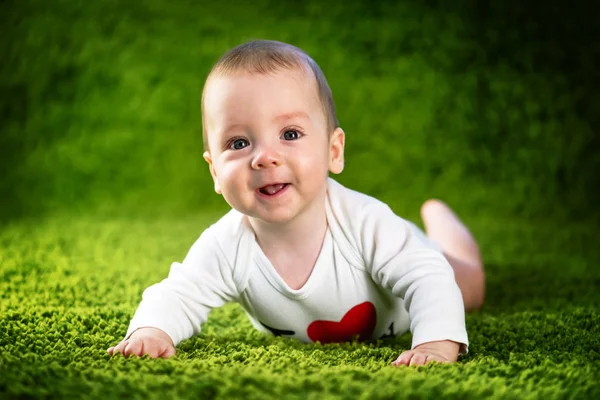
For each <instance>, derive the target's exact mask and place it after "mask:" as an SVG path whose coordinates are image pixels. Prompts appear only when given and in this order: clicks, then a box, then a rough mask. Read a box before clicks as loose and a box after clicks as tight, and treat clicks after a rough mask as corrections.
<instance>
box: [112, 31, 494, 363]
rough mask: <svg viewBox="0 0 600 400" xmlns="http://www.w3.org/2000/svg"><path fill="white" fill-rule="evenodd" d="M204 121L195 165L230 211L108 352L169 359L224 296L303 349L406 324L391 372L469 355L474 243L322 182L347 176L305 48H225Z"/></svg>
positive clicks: (455, 227) (476, 288)
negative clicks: (407, 339) (406, 336)
mask: <svg viewBox="0 0 600 400" xmlns="http://www.w3.org/2000/svg"><path fill="white" fill-rule="evenodd" d="M202 118H203V136H204V146H205V150H206V151H205V153H204V159H205V160H206V162H207V163H208V167H209V169H210V173H211V175H212V178H213V180H214V188H215V191H216V192H217V193H218V194H221V195H222V196H223V197H224V198H225V201H226V202H227V203H228V204H229V205H230V206H231V207H232V210H231V211H230V212H228V213H227V214H226V215H225V216H223V217H222V218H221V219H220V220H219V221H218V222H216V223H215V224H214V225H212V226H210V227H209V228H208V229H206V230H205V231H204V232H203V233H202V235H201V236H200V238H199V239H198V240H197V241H196V242H195V243H194V245H193V246H192V248H191V249H190V251H189V253H188V255H187V256H186V258H185V260H184V261H183V263H181V264H180V263H174V264H173V265H172V266H171V271H170V273H169V276H168V278H166V279H165V280H163V281H162V282H160V283H158V284H155V285H153V286H151V287H149V288H148V289H146V290H145V291H144V294H143V300H142V302H141V304H140V305H139V307H138V309H137V311H136V313H135V315H134V317H133V319H132V321H131V323H130V325H129V329H128V331H127V334H126V336H125V339H124V340H123V341H122V342H120V343H119V344H118V345H116V346H115V347H111V348H110V349H108V352H109V353H110V354H111V355H113V354H115V353H117V352H119V353H121V354H123V355H125V356H129V355H136V356H141V355H143V354H148V355H149V356H150V357H165V358H166V357H170V356H172V355H174V354H175V346H177V345H178V344H179V343H180V342H181V341H182V340H185V339H187V338H189V337H191V336H193V335H195V334H198V333H199V332H200V327H201V325H202V324H203V323H204V322H205V321H206V320H207V317H208V314H209V313H210V311H211V310H212V309H213V308H216V307H220V306H222V305H223V304H225V303H227V302H232V301H235V302H238V303H239V304H240V305H241V306H242V307H243V308H244V310H245V311H246V312H247V314H248V316H249V318H250V320H251V322H252V324H253V325H254V326H255V327H256V329H258V330H260V331H263V332H266V333H272V334H274V335H277V336H284V337H289V338H295V339H298V340H301V341H303V342H317V341H318V342H321V343H331V342H340V341H348V340H354V339H358V340H371V339H378V338H383V337H393V336H396V335H399V334H402V333H404V332H406V331H408V330H409V329H410V331H411V332H412V349H411V350H408V351H404V352H403V353H402V354H400V356H399V357H398V358H397V359H396V360H395V361H393V364H394V365H422V364H425V363H427V362H432V361H437V362H454V361H456V360H457V357H458V355H459V354H462V353H465V352H466V351H467V346H468V338H467V332H466V329H465V316H464V314H465V309H466V310H471V309H477V308H479V307H481V305H482V303H483V297H484V287H485V280H484V272H483V267H482V262H481V259H480V255H479V250H478V248H477V245H476V243H475V241H474V239H473V237H472V236H471V234H470V233H469V231H468V230H467V228H466V227H465V226H464V225H463V224H462V223H461V222H460V220H459V219H458V218H457V217H456V215H455V214H454V213H453V212H452V211H451V210H450V209H449V208H448V207H447V206H446V205H445V204H444V203H442V202H440V201H437V200H428V201H427V202H425V204H423V207H422V209H421V214H422V217H423V221H424V223H425V227H426V230H427V235H428V236H426V235H425V234H424V233H423V232H422V231H421V230H419V228H417V227H416V226H415V225H414V224H412V223H410V222H408V221H406V220H404V219H402V218H400V217H399V216H397V215H395V214H394V213H393V212H392V211H391V209H390V208H389V207H388V206H386V205H385V204H383V203H382V202H380V201H378V200H376V199H374V198H372V197H369V196H367V195H364V194H361V193H358V192H355V191H352V190H350V189H347V188H345V187H344V186H342V185H341V184H339V183H337V182H336V181H335V180H333V179H331V178H329V176H328V175H329V172H331V173H333V174H339V173H340V172H342V170H343V169H344V141H345V134H344V131H343V130H342V129H341V128H340V126H339V123H338V121H337V118H336V114H335V108H334V103H333V97H332V94H331V90H330V89H329V86H328V84H327V81H326V79H325V76H324V75H323V73H322V72H321V69H320V68H319V67H318V65H317V64H316V63H315V62H314V61H313V60H312V59H311V58H310V57H309V56H308V55H307V54H306V53H305V52H303V51H302V50H300V49H298V48H296V47H294V46H291V45H289V44H285V43H280V42H276V41H267V40H256V41H251V42H249V43H245V44H243V45H240V46H238V47H236V48H234V49H232V50H230V51H229V52H228V53H226V54H225V55H224V56H223V57H222V58H221V59H220V60H219V62H218V63H217V64H216V65H215V66H214V67H213V69H212V71H211V72H210V74H209V76H208V78H207V80H206V84H205V86H204V92H203V96H202ZM390 184H393V182H390Z"/></svg>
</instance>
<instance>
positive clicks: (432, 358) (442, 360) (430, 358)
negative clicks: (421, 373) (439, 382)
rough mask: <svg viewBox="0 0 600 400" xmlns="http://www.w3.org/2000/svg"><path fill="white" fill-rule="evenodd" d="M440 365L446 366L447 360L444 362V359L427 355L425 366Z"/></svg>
mask: <svg viewBox="0 0 600 400" xmlns="http://www.w3.org/2000/svg"><path fill="white" fill-rule="evenodd" d="M432 362H435V363H441V364H447V363H448V360H446V359H445V358H442V357H439V356H434V355H431V354H430V355H428V356H427V358H426V360H425V364H429V363H432Z"/></svg>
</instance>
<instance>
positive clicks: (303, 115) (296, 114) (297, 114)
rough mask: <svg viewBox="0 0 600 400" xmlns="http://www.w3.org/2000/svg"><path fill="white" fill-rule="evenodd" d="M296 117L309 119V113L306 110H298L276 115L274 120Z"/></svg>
mask: <svg viewBox="0 0 600 400" xmlns="http://www.w3.org/2000/svg"><path fill="white" fill-rule="evenodd" d="M294 118H304V119H309V117H308V114H306V113H305V112H304V111H296V112H291V113H287V114H282V115H279V116H277V117H275V119H274V121H275V122H277V121H282V120H288V119H294Z"/></svg>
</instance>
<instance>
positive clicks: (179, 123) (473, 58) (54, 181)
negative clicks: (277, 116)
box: [0, 0, 600, 400]
mask: <svg viewBox="0 0 600 400" xmlns="http://www.w3.org/2000/svg"><path fill="white" fill-rule="evenodd" d="M591 7H592V6H589V8H588V7H587V6H585V5H584V4H583V2H581V3H579V2H572V4H570V6H569V9H568V10H567V9H564V8H561V6H560V2H559V1H558V0H557V1H553V0H551V1H547V2H543V3H540V4H539V6H538V5H536V4H535V2H527V4H525V3H522V2H516V1H515V2H511V1H508V2H485V1H472V0H457V1H454V2H436V1H424V2H411V1H383V0H382V1H369V0H356V1H354V0H348V1H344V2H341V1H339V2H337V1H331V2H326V1H320V0H309V1H303V2H286V1H283V2H282V1H275V0H257V1H254V2H243V1H218V2H214V1H211V2H209V1H194V0H169V1H167V0H146V1H138V0H97V1H89V2H86V1H81V0H55V1H47V0H4V1H0V27H1V28H0V29H1V33H2V37H3V39H2V40H0V398H1V399H4V398H15V399H34V398H35V399H37V398H58V399H63V398H95V399H107V398H108V399H110V398H139V399H152V398H157V399H161V400H162V399H170V398H190V399H195V398H223V399H227V398H257V399H262V398H286V399H287V398H291V399H294V398H298V399H307V398H315V399H316V398H319V399H320V398H348V399H355V398H377V399H388V398H432V397H434V398H435V397H437V398H467V397H468V398H482V397H495V398H506V399H513V398H544V399H546V398H581V399H588V398H589V399H592V398H600V310H599V307H598V306H599V305H600V290H599V289H598V288H599V287H600V250H599V248H598V239H597V237H598V232H599V229H598V227H599V226H600V224H599V221H600V212H599V210H598V206H597V205H598V204H600V193H599V191H598V190H597V188H599V187H600V135H598V134H597V132H598V127H599V126H600V119H599V118H600V117H599V115H600V114H598V112H597V110H598V109H600V96H599V95H598V93H597V90H596V88H597V87H600V76H599V75H598V74H597V60H598V59H599V57H600V54H599V52H600V48H599V47H598V46H597V43H598V42H599V41H600V38H599V37H598V34H597V21H596V18H595V16H596V15H597V14H596V13H594V12H593V9H592V8H591ZM251 38H267V39H276V40H283V41H287V42H291V43H293V44H296V45H298V46H300V47H302V48H304V49H305V50H307V51H308V52H309V53H310V54H311V55H312V56H313V57H314V58H315V60H316V61H317V62H318V63H319V64H320V65H321V67H322V69H323V70H324V72H325V74H326V76H327V77H328V79H329V82H330V85H331V87H332V90H333V93H334V98H335V101H336V106H337V111H338V117H339V119H340V121H341V124H342V127H343V128H344V130H345V131H346V134H347V146H346V150H347V155H346V156H347V157H346V162H347V164H346V169H345V171H344V173H343V174H342V175H340V177H339V180H340V182H341V183H343V184H345V185H346V186H348V187H350V188H352V189H355V190H359V191H362V192H365V193H368V194H370V195H373V196H376V197H378V198H380V199H382V200H384V201H385V202H387V203H389V204H390V206H391V207H392V208H393V209H394V210H395V211H396V212H397V213H399V214H400V215H402V216H405V217H407V218H409V219H412V220H416V216H417V215H418V209H419V206H420V204H421V203H422V202H423V201H424V200H425V199H427V198H429V197H439V198H442V199H444V200H447V201H448V203H449V204H450V205H451V206H452V207H454V208H455V209H456V210H457V211H458V213H459V215H460V216H461V217H463V218H464V220H465V221H466V223H467V225H468V226H469V227H470V228H471V229H472V231H473V233H474V235H475V236H476V238H477V239H478V241H479V242H480V247H481V250H482V253H483V257H484V260H485V264H486V271H487V282H488V288H487V298H486V304H485V306H484V308H483V309H482V310H481V311H479V312H477V313H473V314H469V315H468V316H467V328H468V331H469V336H470V342H471V345H470V352H469V353H468V354H467V355H466V356H464V357H462V358H460V359H459V362H458V363H456V364H453V365H429V366H425V367H419V368H394V367H392V366H391V365H390V363H391V361H393V360H394V359H395V358H396V357H397V356H398V355H399V354H400V353H401V352H402V351H403V350H405V349H407V348H408V346H409V345H410V335H405V336H403V337H399V338H396V339H390V340H388V341H381V342H377V343H346V344H339V345H325V346H322V345H305V344H300V343H296V342H293V341H290V340H287V339H283V338H273V337H269V336H265V335H263V334H260V333H258V332H256V331H255V330H254V329H253V328H252V327H251V325H250V323H249V321H248V320H247V318H246V316H245V315H244V314H243V313H242V311H241V309H240V308H239V307H238V306H237V305H235V304H232V305H227V306H226V307H223V308H222V309H219V310H215V311H214V312H213V313H212V314H211V315H210V319H209V322H208V323H207V324H206V326H205V327H204V328H203V331H202V333H201V334H200V335H199V336H198V337H194V338H191V339H189V340H187V341H185V342H183V343H182V344H181V345H180V346H179V347H178V349H177V355H176V356H175V357H173V358H172V359H169V360H150V359H147V358H141V359H125V358H123V357H120V356H119V357H114V358H111V357H109V356H108V354H106V349H107V348H108V347H109V346H111V345H114V344H115V343H117V342H118V341H119V340H120V339H121V338H122V337H123V335H124V334H125V331H126V329H127V325H128V323H129V320H130V318H131V316H132V314H133V312H134V310H135V308H136V306H137V304H138V302H139V300H140V298H141V293H142V291H143V290H144V289H145V288H146V287H147V286H149V285H150V284H153V283H155V282H157V281H159V280H160V279H162V278H164V277H165V276H166V275H167V273H168V269H169V266H170V264H171V263H172V262H173V261H181V260H182V259H183V257H184V256H185V254H186V252H187V251H188V249H189V247H190V246H191V244H192V243H193V242H194V241H195V239H196V238H197V237H198V236H199V234H200V233H201V232H202V230H203V229H204V228H206V227H207V226H208V225H209V224H210V223H212V222H214V221H215V220H216V219H217V218H218V217H219V215H222V213H223V212H224V211H225V210H226V207H225V205H224V203H223V201H222V199H220V198H219V197H218V196H217V195H215V194H214V193H213V192H212V185H211V183H210V179H211V178H210V175H209V173H208V171H207V169H206V167H205V165H204V162H203V160H202V157H201V155H202V140H201V118H200V113H199V103H200V92H201V89H202V84H203V80H204V78H205V77H206V74H207V73H208V71H209V69H210V67H211V65H212V64H213V63H214V62H215V61H216V60H217V59H218V57H219V56H220V55H221V54H222V53H223V52H224V51H226V50H227V49H229V48H231V47H232V46H234V45H237V44H239V43H241V42H243V41H246V40H248V39H251Z"/></svg>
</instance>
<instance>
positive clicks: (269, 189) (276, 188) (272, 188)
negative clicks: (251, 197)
mask: <svg viewBox="0 0 600 400" xmlns="http://www.w3.org/2000/svg"><path fill="white" fill-rule="evenodd" d="M287 185H288V184H287V183H276V184H274V185H267V186H263V187H261V188H260V189H258V191H259V192H261V193H262V194H266V195H268V196H272V195H274V194H277V193H278V192H280V191H281V190H283V189H284V188H285V187H286V186H287Z"/></svg>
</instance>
